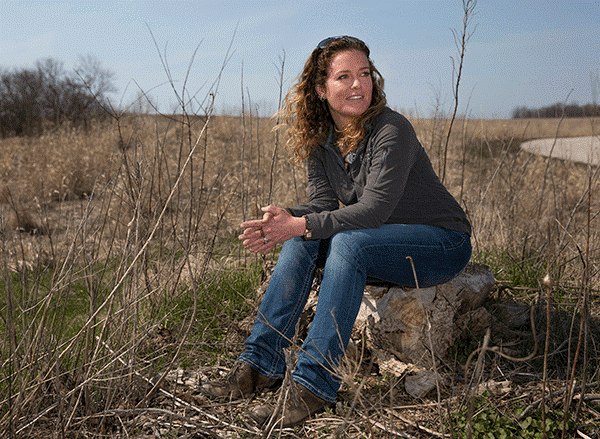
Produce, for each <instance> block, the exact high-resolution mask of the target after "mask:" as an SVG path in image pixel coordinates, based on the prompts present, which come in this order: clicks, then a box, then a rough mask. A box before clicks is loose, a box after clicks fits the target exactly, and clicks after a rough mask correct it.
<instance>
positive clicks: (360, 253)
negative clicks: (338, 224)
mask: <svg viewBox="0 0 600 439" xmlns="http://www.w3.org/2000/svg"><path fill="white" fill-rule="evenodd" d="M364 249H365V246H364V242H363V239H361V233H360V231H358V230H349V231H344V232H339V233H336V234H335V235H333V236H332V237H331V244H330V247H329V255H332V254H336V255H338V256H341V257H342V258H344V259H346V260H348V261H349V262H361V261H363V259H364Z"/></svg>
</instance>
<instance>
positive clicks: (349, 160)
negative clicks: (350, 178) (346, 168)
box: [344, 152, 356, 165]
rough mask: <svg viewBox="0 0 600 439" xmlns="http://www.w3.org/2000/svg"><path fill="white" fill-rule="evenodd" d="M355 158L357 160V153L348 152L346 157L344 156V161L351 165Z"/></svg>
mask: <svg viewBox="0 0 600 439" xmlns="http://www.w3.org/2000/svg"><path fill="white" fill-rule="evenodd" d="M354 160H356V153H355V152H349V153H348V154H346V157H344V161H345V162H346V163H348V164H349V165H351V164H352V163H354Z"/></svg>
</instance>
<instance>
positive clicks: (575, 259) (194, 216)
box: [0, 114, 600, 437]
mask: <svg viewBox="0 0 600 439" xmlns="http://www.w3.org/2000/svg"><path fill="white" fill-rule="evenodd" d="M412 122H413V124H414V126H415V128H416V130H417V132H418V135H419V137H420V139H421V140H422V143H423V145H424V147H425V148H426V149H427V151H428V152H429V154H430V156H431V158H432V161H433V163H434V166H435V167H436V169H440V167H441V166H442V157H443V154H444V151H443V146H442V144H443V141H444V140H445V137H444V136H445V130H446V127H447V122H446V121H445V120H441V119H438V120H423V119H419V120H413V121H412ZM273 124H274V121H272V120H269V119H261V118H257V117H255V116H254V115H252V114H245V115H244V117H243V118H240V117H233V116H218V117H212V118H210V119H208V118H206V117H201V116H185V115H184V116H173V117H163V116H148V115H126V116H122V117H120V118H118V119H116V120H114V121H113V122H111V123H103V124H99V125H97V126H94V127H93V128H92V129H88V130H87V131H83V130H80V129H76V128H66V127H65V128H62V129H60V130H57V131H54V132H52V133H47V134H44V135H43V136H41V137H38V138H27V139H22V138H8V139H5V140H2V141H1V143H0V166H1V168H0V202H1V204H0V206H1V219H2V220H1V224H0V227H1V231H0V251H1V256H0V264H1V267H2V273H3V279H2V286H1V287H0V290H1V291H2V295H3V297H2V299H1V300H0V314H1V315H2V320H1V321H0V327H1V328H2V331H1V332H2V334H3V338H2V341H1V342H0V351H1V352H2V355H1V358H2V360H1V361H2V364H1V366H0V373H1V375H0V407H2V409H1V411H0V432H2V435H3V437H49V436H53V437H79V436H80V435H83V432H84V431H85V432H87V433H85V435H87V437H146V436H144V434H145V432H148V431H152V429H154V430H155V431H156V432H162V433H156V434H159V436H160V434H163V437H166V435H167V433H166V432H167V431H170V432H179V433H178V434H179V435H182V436H185V435H186V434H187V436H185V437H218V436H220V435H229V436H231V435H236V434H237V435H242V436H243V435H247V436H253V435H255V434H259V433H258V430H256V429H255V427H251V426H247V425H245V424H244V423H243V422H242V421H239V418H238V416H239V414H240V413H241V412H242V411H243V410H244V407H245V406H246V404H248V403H247V402H246V403H240V404H231V405H215V404H214V403H211V402H208V401H206V400H204V399H202V397H200V396H199V395H197V394H196V393H194V389H195V388H197V386H196V384H197V381H194V380H196V379H202V378H203V377H204V378H206V376H207V375H208V376H215V375H218V374H219V373H220V372H221V371H222V370H223V367H222V366H220V365H223V366H225V368H226V367H228V366H230V365H231V361H232V360H233V359H234V358H235V357H236V356H237V354H239V352H240V349H241V344H240V343H241V341H242V338H240V337H235V336H233V334H234V333H235V331H234V328H236V327H237V323H236V321H238V320H239V319H241V318H244V317H246V316H247V315H249V314H251V310H252V308H253V307H254V305H255V303H254V294H253V290H254V289H255V288H256V286H257V284H256V281H254V283H250V284H246V286H236V285H237V283H236V282H237V281H234V280H233V278H227V279H228V280H227V281H226V283H227V284H228V286H229V287H231V288H232V289H233V295H232V296H230V297H229V298H227V299H217V298H216V296H215V291H216V290H217V289H218V288H221V287H220V286H218V285H217V284H218V282H219V276H220V275H222V274H223V273H230V272H229V271H228V270H230V269H235V272H242V273H243V272H245V271H248V270H250V269H251V268H250V267H252V266H256V264H258V265H259V266H262V264H263V263H264V262H265V261H264V260H263V259H261V258H259V257H256V256H253V255H250V254H247V253H245V252H244V251H243V250H242V249H241V248H240V246H239V245H238V244H237V242H236V241H237V240H236V236H237V233H238V232H239V229H238V224H239V222H240V221H241V220H242V219H244V218H249V217H255V216H256V215H257V214H258V207H259V206H263V205H266V204H268V203H270V202H271V203H274V204H277V205H282V206H290V205H294V204H295V203H298V202H301V201H302V200H303V199H304V197H305V181H306V176H305V173H304V170H303V169H301V168H296V167H294V166H293V165H291V164H290V162H289V151H287V150H285V148H284V147H283V146H282V142H283V140H282V139H278V138H277V137H276V135H275V134H274V133H273V132H272V126H273ZM599 131H600V120H599V119H576V120H575V119H563V120H559V119H554V120H549V119H544V120H540V119H531V120H490V121H488V120H457V121H455V122H454V128H453V134H452V137H451V139H450V140H451V141H450V148H449V150H448V159H447V161H446V167H447V168H446V170H445V175H446V179H445V183H446V185H447V186H448V187H449V189H450V190H451V192H452V193H453V194H454V195H455V196H456V197H457V199H458V200H459V201H460V202H461V204H462V205H463V206H464V207H465V209H466V211H467V212H468V215H469V217H470V219H471V221H472V223H473V226H474V235H473V242H474V245H475V254H474V259H475V260H478V261H480V262H484V263H489V264H491V265H492V266H493V267H494V269H495V270H496V276H497V280H498V288H497V292H496V296H497V297H499V296H503V297H504V298H506V297H512V298H513V299H514V300H515V301H518V302H525V303H530V304H531V303H538V304H539V306H542V308H541V309H543V306H544V305H543V304H544V303H549V304H552V307H553V308H556V309H557V310H558V309H560V310H561V312H563V313H565V314H564V315H565V316H567V318H566V319H562V321H561V324H562V326H561V328H562V329H561V330H563V329H564V330H566V331H567V336H566V338H565V339H564V340H565V343H564V344H563V345H560V343H558V345H557V346H554V345H551V346H550V347H549V348H547V350H546V351H545V355H544V352H543V348H541V349H540V352H541V353H540V354H539V355H538V356H536V358H535V359H532V360H531V361H528V362H525V363H515V362H511V361H508V360H506V359H503V358H500V357H498V356H496V355H495V354H494V352H488V353H487V354H485V355H484V356H483V357H482V361H483V366H482V367H483V369H482V370H483V372H482V370H479V375H477V379H479V380H483V381H485V380H489V379H498V371H499V370H502V371H503V372H502V373H503V375H502V378H503V379H505V380H511V379H513V380H512V385H515V383H517V382H518V381H517V378H516V377H517V376H518V377H520V378H521V384H520V387H516V388H512V390H510V391H508V393H502V394H501V395H500V396H494V395H496V394H490V398H492V397H493V398H496V397H497V398H499V399H497V400H495V404H496V405H498V404H499V405H500V406H502V407H503V409H502V410H503V412H508V413H511V410H513V409H514V408H511V407H512V406H511V405H510V404H508V399H511V400H512V399H514V400H515V401H516V400H518V398H519V396H518V395H521V397H522V398H524V399H523V400H524V401H527V403H526V404H525V407H529V406H531V407H533V408H537V407H539V404H540V401H546V402H545V403H547V404H550V405H552V407H553V408H555V407H559V408H560V407H565V408H567V407H576V408H577V410H578V414H579V418H578V422H579V424H578V425H579V426H581V428H582V429H583V430H585V431H587V432H588V434H596V435H597V434H598V432H597V430H596V433H594V430H593V429H590V428H589V424H588V422H589V421H590V420H592V421H593V422H597V420H598V418H597V414H596V415H591V414H590V413H597V411H598V410H599V408H598V407H597V405H596V406H595V408H594V404H595V403H594V400H588V399H586V387H585V386H584V387H583V388H582V387H581V386H580V385H579V384H577V386H579V387H577V386H575V387H573V389H575V390H572V391H571V392H574V393H569V392H567V393H565V389H571V387H569V386H571V384H572V383H582V382H583V383H587V384H588V387H590V388H592V389H597V386H598V384H597V383H598V380H599V377H598V373H600V368H599V363H598V356H597V355H598V351H597V343H598V340H595V342H592V343H589V342H590V340H589V332H588V331H587V329H586V328H588V327H589V322H590V320H589V319H590V318H591V317H593V316H594V315H596V316H597V315H598V313H599V312H600V311H599V310H598V307H597V297H598V291H599V288H600V285H599V276H598V261H599V260H600V246H599V244H598V243H599V242H600V239H599V238H600V237H599V236H598V234H599V232H600V225H599V224H598V222H599V221H600V218H599V217H598V213H599V212H600V201H599V198H598V192H599V187H598V174H597V172H598V171H597V169H598V168H594V167H590V166H585V165H581V164H574V163H569V162H564V161H558V160H547V159H545V158H543V157H537V156H533V155H531V154H528V153H525V152H523V151H521V150H520V149H519V148H518V146H519V144H520V142H521V141H522V140H524V139H532V138H542V137H554V136H584V135H598V132H599ZM275 257H276V255H270V256H269V257H268V258H267V260H273V259H274V258H275ZM546 274H549V275H550V276H551V277H552V279H553V284H552V288H551V289H550V290H548V292H547V293H548V294H549V298H550V302H548V301H546V300H545V299H546V297H545V296H544V294H546V293H545V292H544V291H545V290H543V289H542V284H541V282H542V278H543V277H544V275H546ZM190 292H191V294H190ZM542 293H544V294H542ZM186 300H187V302H186ZM236 300H240V301H239V302H236ZM183 303H185V304H186V305H185V306H184V307H183V308H182V304H183ZM236 303H237V305H235V304H236ZM244 304H245V305H244ZM182 309H183V311H182ZM571 317H573V320H571ZM575 317H577V319H575ZM538 320H539V327H538V328H537V329H538V335H539V337H540V343H541V346H543V344H544V343H543V341H544V337H545V336H546V334H549V331H547V328H546V321H545V319H544V318H543V312H541V313H540V316H539V318H538ZM554 320H555V319H553V321H554ZM559 320H560V319H559ZM548 321H550V320H548ZM553 324H554V323H553ZM575 324H576V326H575ZM565 325H566V326H565ZM586 325H588V326H586ZM565 328H566V329H565ZM569 328H570V329H569ZM223 333H225V334H227V333H229V335H228V336H227V337H224V336H223ZM569 333H570V334H571V335H570V336H569V335H568V334H569ZM219 334H221V335H219ZM586 338H587V341H588V343H582V340H583V341H586ZM481 341H482V340H481V339H480V338H479V339H478V338H474V339H472V340H470V341H468V342H467V341H465V344H464V345H461V346H457V347H456V348H457V352H464V353H465V354H466V355H468V354H469V353H470V352H472V351H473V350H475V348H476V347H477V343H480V342H481ZM469 343H471V344H469ZM472 343H474V344H472ZM594 343H595V344H594ZM530 348H531V345H528V344H527V343H524V344H523V345H522V346H519V347H515V348H514V349H516V350H517V352H516V353H515V354H516V355H521V356H523V357H525V356H526V355H527V354H528V349H530ZM518 349H522V351H518ZM594 349H595V350H594ZM559 357H560V358H564V359H565V360H564V362H562V361H563V360H561V362H558V360H557V358H559ZM464 361H465V357H461V356H460V355H459V354H457V359H456V364H454V365H445V368H446V370H447V372H448V373H449V372H450V371H453V370H454V371H457V372H458V371H461V367H462V366H464ZM553 362H555V363H553ZM553 364H554V365H555V366H556V367H554V368H553ZM461 365H462V366H461ZM542 366H543V367H544V373H543V374H542V370H541V369H540V368H541V367H542ZM352 370H353V371H354V372H352V373H351V374H348V376H347V377H346V379H345V385H344V388H343V390H342V392H341V394H340V403H339V404H338V406H337V409H336V410H335V411H333V412H331V413H328V414H326V415H323V416H322V417H320V418H319V419H318V420H317V421H315V422H312V423H308V424H307V425H306V426H305V427H304V428H305V430H304V432H303V433H300V435H302V434H304V435H309V436H313V437H319V436H320V435H321V433H319V431H320V430H319V429H320V428H321V426H324V425H328V426H329V427H328V428H329V429H330V430H329V433H330V434H333V433H334V432H335V431H336V429H339V428H341V426H344V425H345V426H346V428H345V430H344V431H343V432H342V433H341V437H361V435H363V436H365V437H394V436H400V437H428V435H431V434H434V433H436V432H437V433H440V434H441V432H445V433H451V432H452V427H451V426H450V425H451V424H448V423H447V422H448V419H449V418H448V416H449V415H450V414H451V413H453V412H454V411H457V410H461V408H462V407H465V406H464V405H463V404H464V403H465V401H468V400H469V399H468V398H467V396H468V395H471V394H470V393H469V392H467V390H466V389H467V387H463V386H465V385H466V384H467V383H466V382H463V381H457V382H454V384H453V385H450V386H446V387H442V388H440V389H438V392H439V393H438V397H437V399H436V398H435V396H433V397H432V399H426V400H424V401H421V402H418V403H417V402H416V401H411V400H410V398H409V397H408V396H407V394H406V393H404V392H403V390H402V389H401V388H398V386H397V385H396V384H397V383H398V380H397V379H395V378H394V377H388V376H380V375H378V374H377V373H375V372H376V371H373V370H371V371H369V370H368V367H367V365H366V364H364V363H363V365H362V368H358V369H356V368H355V369H352ZM175 371H178V372H175ZM471 372H473V371H469V370H467V371H466V374H467V375H468V374H469V373H471ZM517 372H518V373H517ZM460 373H462V371H461V372H460ZM174 374H175V375H176V376H175V375H174ZM190 376H191V377H193V379H192V381H189V379H190V378H189V377H190ZM473 376H475V375H473ZM524 376H528V377H529V378H528V379H527V380H526V381H527V383H522V381H523V377H524ZM186 377H187V378H186ZM486 377H487V378H486ZM184 378H185V379H184ZM186 379H187V381H186ZM157 382H162V383H163V386H162V387H161V388H162V389H163V390H160V391H159V390H158V387H157V388H154V389H153V386H154V384H156V383H157ZM539 382H545V383H546V385H547V387H546V390H540V389H539V387H537V386H536V383H539ZM478 383H479V382H478ZM594 386H595V387H594ZM167 390H168V392H167ZM543 392H546V396H548V394H549V395H550V398H549V399H544V398H543V396H544V393H543ZM548 392H549V393H548ZM594 392H595V393H598V392H597V390H594ZM588 393H589V392H588ZM574 397H577V398H578V399H573V398H574ZM465 398H467V399H465ZM540 398H542V399H540ZM565 398H566V399H565ZM569 398H570V399H569ZM444 407H446V408H444ZM530 410H533V409H530ZM594 410H595V411H594ZM595 416H596V417H595ZM594 417H595V418H594ZM594 419H595V420H594ZM186 423H187V424H186ZM186 425H187V426H186ZM592 425H593V424H592ZM396 426H400V427H401V428H402V431H400V430H398V428H397V427H396ZM340 431H341V430H340ZM428 431H429V433H427V432H428ZM93 432H95V433H93ZM404 432H406V433H404ZM431 432H434V433H431ZM194 434H195V435H196V436H194ZM403 434H404V436H403ZM456 437H461V436H456Z"/></svg>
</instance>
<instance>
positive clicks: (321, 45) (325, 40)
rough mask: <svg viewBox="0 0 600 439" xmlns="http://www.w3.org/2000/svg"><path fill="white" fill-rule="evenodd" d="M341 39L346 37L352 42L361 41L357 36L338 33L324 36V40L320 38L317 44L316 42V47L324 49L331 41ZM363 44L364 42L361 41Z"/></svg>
mask: <svg viewBox="0 0 600 439" xmlns="http://www.w3.org/2000/svg"><path fill="white" fill-rule="evenodd" d="M342 39H346V40H348V41H353V42H361V43H362V41H361V40H359V39H358V38H355V37H351V36H349V35H339V36H337V37H328V38H325V39H324V40H322V41H321V42H320V43H319V44H317V49H325V48H326V47H327V46H329V45H330V44H331V43H333V42H335V41H339V40H342ZM363 44H364V43H363Z"/></svg>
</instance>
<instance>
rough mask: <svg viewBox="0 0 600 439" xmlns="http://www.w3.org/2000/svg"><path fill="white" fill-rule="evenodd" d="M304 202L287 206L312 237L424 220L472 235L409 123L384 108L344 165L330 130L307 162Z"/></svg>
mask: <svg viewBox="0 0 600 439" xmlns="http://www.w3.org/2000/svg"><path fill="white" fill-rule="evenodd" d="M306 163H307V167H308V202H307V203H306V204H303V205H300V206H296V207H294V208H291V209H289V211H290V212H291V213H292V215H293V216H302V215H306V219H307V223H308V227H309V228H310V229H311V230H312V237H313V239H320V238H321V239H322V238H329V237H330V236H332V235H333V234H335V233H337V232H340V231H342V230H351V229H372V228H378V227H380V226H381V225H383V224H426V225H432V226H437V227H442V228H445V229H450V230H456V231H461V232H465V233H467V234H469V235H470V234H471V225H470V223H469V221H468V220H467V217H466V215H465V212H464V211H463V209H462V208H461V207H460V205H459V204H458V203H457V202H456V200H455V199H454V197H452V195H451V194H450V193H449V192H448V191H447V190H446V188H445V187H444V185H443V184H442V183H441V182H440V180H439V178H438V176H437V175H436V173H435V171H434V170H433V167H432V165H431V161H430V160H429V157H428V156H427V153H426V152H425V150H424V149H423V147H422V146H421V144H420V143H419V141H418V139H417V136H416V134H415V131H414V129H413V127H412V125H411V124H410V122H409V121H408V120H407V119H406V118H405V117H404V116H402V115H401V114H399V113H397V112H395V111H393V110H391V109H389V108H386V109H385V110H384V111H383V112H382V113H381V114H380V115H379V116H377V117H376V118H375V119H374V120H373V121H372V122H371V123H370V124H369V126H367V127H366V136H365V138H364V139H363V140H362V142H361V143H360V145H359V147H358V149H357V151H356V159H355V161H354V162H353V163H352V164H351V165H350V166H349V168H348V169H346V166H345V164H344V160H343V158H342V155H341V153H340V151H339V149H338V148H337V146H336V144H335V135H334V132H333V129H332V130H331V133H330V135H329V139H328V140H327V142H326V143H325V144H324V145H322V146H321V147H318V148H315V149H314V150H313V151H312V152H311V154H310V155H309V157H308V158H307V160H306Z"/></svg>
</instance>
